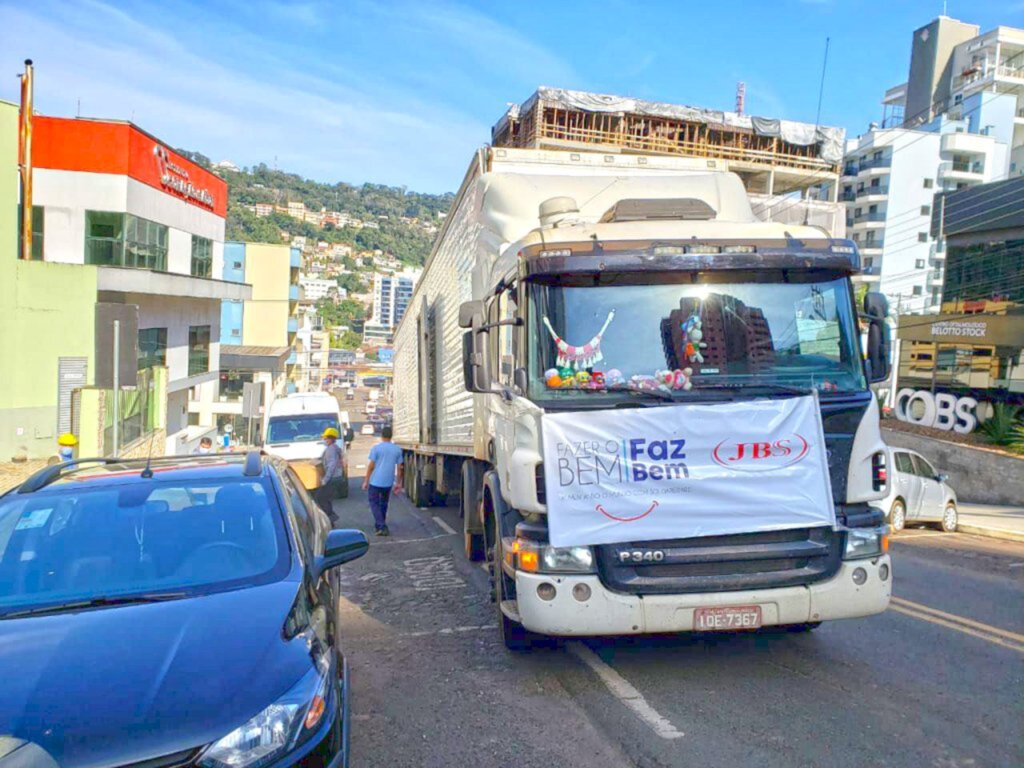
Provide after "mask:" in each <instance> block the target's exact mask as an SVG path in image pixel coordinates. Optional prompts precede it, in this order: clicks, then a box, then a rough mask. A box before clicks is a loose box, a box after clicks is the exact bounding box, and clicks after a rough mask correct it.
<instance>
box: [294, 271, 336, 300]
mask: <svg viewBox="0 0 1024 768" xmlns="http://www.w3.org/2000/svg"><path fill="white" fill-rule="evenodd" d="M299 285H301V286H302V294H303V297H304V298H305V299H307V300H308V301H320V300H321V299H326V298H327V297H328V296H330V295H332V294H334V295H338V294H339V293H340V289H339V288H338V283H337V281H336V280H327V279H324V278H320V277H313V276H311V275H300V276H299ZM341 298H344V296H342V297H341Z"/></svg>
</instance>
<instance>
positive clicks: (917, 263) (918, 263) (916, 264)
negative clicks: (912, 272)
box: [914, 259, 924, 269]
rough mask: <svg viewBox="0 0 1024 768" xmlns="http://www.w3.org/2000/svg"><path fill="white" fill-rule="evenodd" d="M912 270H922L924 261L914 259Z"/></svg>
mask: <svg viewBox="0 0 1024 768" xmlns="http://www.w3.org/2000/svg"><path fill="white" fill-rule="evenodd" d="M914 269H924V259H916V260H915V261H914Z"/></svg>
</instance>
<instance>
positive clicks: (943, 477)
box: [935, 472, 949, 483]
mask: <svg viewBox="0 0 1024 768" xmlns="http://www.w3.org/2000/svg"><path fill="white" fill-rule="evenodd" d="M935 479H936V480H938V481H939V482H940V483H944V482H946V481H947V480H949V475H947V474H945V473H943V472H940V473H939V474H937V475H936V476H935Z"/></svg>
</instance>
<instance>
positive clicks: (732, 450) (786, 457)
mask: <svg viewBox="0 0 1024 768" xmlns="http://www.w3.org/2000/svg"><path fill="white" fill-rule="evenodd" d="M809 449H810V444H809V443H808V442H807V440H805V439H804V438H803V436H802V435H797V434H793V435H790V436H789V437H784V438H780V439H779V440H775V441H772V442H748V443H741V442H735V441H732V440H728V439H727V440H723V441H722V442H720V443H719V444H718V445H716V446H715V450H714V451H712V452H711V456H712V458H713V459H714V460H715V463H716V464H719V465H720V466H723V467H726V468H728V469H735V470H739V471H740V472H767V471H770V470H773V469H782V468H783V467H789V466H792V465H793V464H796V463H797V462H798V461H800V460H801V459H803V457H804V456H806V455H807V451H808V450H809Z"/></svg>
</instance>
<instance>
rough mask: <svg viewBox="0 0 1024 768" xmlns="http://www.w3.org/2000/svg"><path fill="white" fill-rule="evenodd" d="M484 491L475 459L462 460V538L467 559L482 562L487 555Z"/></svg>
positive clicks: (480, 473)
mask: <svg viewBox="0 0 1024 768" xmlns="http://www.w3.org/2000/svg"><path fill="white" fill-rule="evenodd" d="M482 492H483V473H482V472H481V471H480V467H479V465H478V464H477V463H476V462H475V461H473V460H467V461H464V462H462V493H461V494H460V499H459V501H460V506H461V509H462V539H463V542H464V547H465V551H466V559H467V560H469V561H470V562H473V563H476V562H480V561H481V560H483V559H484V558H486V557H487V545H486V543H485V542H484V534H483V531H480V530H479V528H480V496H481V493H482Z"/></svg>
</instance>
